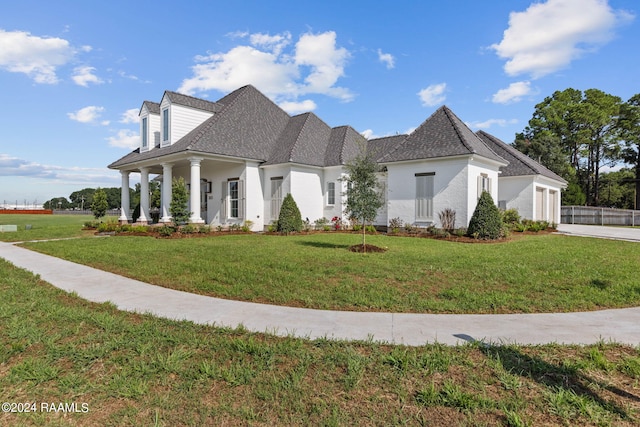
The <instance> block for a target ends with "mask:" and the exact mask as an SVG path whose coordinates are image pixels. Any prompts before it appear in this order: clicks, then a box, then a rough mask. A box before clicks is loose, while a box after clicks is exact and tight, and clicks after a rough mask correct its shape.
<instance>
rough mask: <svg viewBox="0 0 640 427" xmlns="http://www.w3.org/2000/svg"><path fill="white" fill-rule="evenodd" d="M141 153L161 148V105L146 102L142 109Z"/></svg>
mask: <svg viewBox="0 0 640 427" xmlns="http://www.w3.org/2000/svg"><path fill="white" fill-rule="evenodd" d="M139 116H140V152H144V151H149V150H153V148H155V147H159V146H160V104H158V103H155V102H151V101H145V102H143V103H142V107H141V108H140V114H139Z"/></svg>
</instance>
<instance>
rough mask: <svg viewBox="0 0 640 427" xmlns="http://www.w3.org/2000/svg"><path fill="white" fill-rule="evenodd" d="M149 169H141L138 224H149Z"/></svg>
mask: <svg viewBox="0 0 640 427" xmlns="http://www.w3.org/2000/svg"><path fill="white" fill-rule="evenodd" d="M149 219H150V216H149V168H140V216H139V217H138V222H139V223H141V224H147V223H148V222H149Z"/></svg>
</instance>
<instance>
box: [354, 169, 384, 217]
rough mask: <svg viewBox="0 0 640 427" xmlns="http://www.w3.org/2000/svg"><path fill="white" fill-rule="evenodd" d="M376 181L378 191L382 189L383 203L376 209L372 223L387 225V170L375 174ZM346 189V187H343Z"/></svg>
mask: <svg viewBox="0 0 640 427" xmlns="http://www.w3.org/2000/svg"><path fill="white" fill-rule="evenodd" d="M377 177H378V183H380V187H381V189H380V191H382V197H384V200H383V201H384V204H383V205H382V207H381V208H380V209H378V215H376V219H375V220H374V221H373V224H374V225H384V226H386V225H388V224H389V218H388V217H387V210H388V204H389V197H388V196H389V195H388V191H387V172H380V173H378V174H377ZM345 190H346V189H345Z"/></svg>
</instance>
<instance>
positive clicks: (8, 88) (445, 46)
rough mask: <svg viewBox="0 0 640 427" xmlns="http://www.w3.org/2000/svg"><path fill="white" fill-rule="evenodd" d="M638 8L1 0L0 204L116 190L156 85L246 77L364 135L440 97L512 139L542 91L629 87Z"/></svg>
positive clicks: (201, 90) (553, 0)
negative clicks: (116, 165)
mask: <svg viewBox="0 0 640 427" xmlns="http://www.w3.org/2000/svg"><path fill="white" fill-rule="evenodd" d="M639 13H640V5H639V4H638V3H637V1H634V0H608V1H606V0H547V1H538V2H533V1H532V0H511V1H476V0H467V1H455V2H454V1H445V2H435V1H402V0H396V1H393V2H382V1H381V2H370V1H366V2H365V1H339V2H337V1H322V2H312V3H300V2H292V1H268V2H266V1H230V2H220V1H185V2H175V1H174V2H170V1H163V0H156V1H153V2H150V1H137V2H128V1H126V2H125V1H119V0H112V1H108V2H87V1H55V2H49V1H29V0H21V1H19V2H7V4H5V5H3V7H2V13H1V14H0V87H1V88H2V96H1V97H0V100H1V101H0V118H1V119H0V124H1V126H2V137H1V138H0V204H2V203H5V201H6V203H7V204H14V203H15V202H16V200H17V201H18V203H19V204H22V203H23V202H24V201H25V200H26V202H27V203H28V204H33V203H34V202H36V201H37V202H38V203H39V204H41V203H43V202H44V201H46V200H48V199H50V198H52V197H57V196H64V197H68V196H69V194H70V193H71V192H73V191H75V190H79V189H82V188H85V187H99V186H101V187H112V186H120V175H119V173H118V172H116V171H110V170H109V169H107V168H106V165H108V164H109V163H111V162H112V161H114V160H116V159H118V158H120V157H121V156H123V155H125V154H126V153H127V152H129V151H130V150H131V149H132V148H134V147H135V146H136V144H137V138H138V132H139V131H138V123H137V113H138V110H139V108H140V106H141V104H142V102H143V101H144V100H151V101H156V102H159V101H160V99H161V97H162V94H163V92H164V91H165V90H174V91H179V92H183V93H187V94H190V95H194V96H198V97H202V98H207V99H210V100H217V99H219V98H221V97H222V96H223V95H225V94H226V93H228V92H230V91H232V90H234V89H236V88H238V87H240V86H243V85H245V84H253V85H255V86H256V87H257V88H258V89H259V90H261V91H262V92H264V93H265V94H266V95H268V96H269V97H270V98H271V99H273V100H274V101H275V102H276V103H278V104H279V105H280V106H282V107H283V108H285V109H286V110H287V111H289V112H290V113H291V114H297V113H301V112H304V111H314V112H315V113H316V114H317V115H318V116H319V117H320V118H321V119H323V120H324V121H325V122H327V124H329V125H330V126H339V125H344V124H348V125H351V126H353V127H354V128H355V129H356V130H358V131H359V132H362V133H363V134H365V135H366V136H368V137H375V136H385V135H392V134H395V133H405V132H409V131H411V130H412V129H413V128H415V127H417V126H418V125H419V124H420V123H422V122H423V121H424V120H425V119H426V118H427V117H429V115H431V114H432V113H433V112H434V111H435V110H436V109H437V108H438V107H439V106H441V105H447V106H449V107H450V108H451V109H452V110H453V111H454V112H455V113H456V114H457V115H458V116H459V117H460V118H461V119H462V120H464V121H465V122H466V123H467V124H468V125H469V126H470V127H471V128H472V129H473V130H478V129H484V130H486V131H487V132H489V133H492V134H494V135H496V136H497V137H499V138H501V139H502V140H504V141H505V142H512V141H513V138H514V135H515V133H516V132H521V131H522V130H523V129H524V127H525V126H526V125H527V122H528V120H529V119H530V118H531V116H532V114H533V111H534V106H535V104H536V103H538V102H540V101H542V100H543V99H544V97H546V96H549V95H551V94H552V93H553V92H554V91H556V90H564V89H566V88H569V87H572V88H575V89H581V90H585V89H589V88H597V89H601V90H603V91H605V92H608V93H611V94H613V95H617V96H620V97H621V98H622V99H623V100H627V99H628V98H630V97H631V96H632V95H634V94H635V93H638V92H640V85H639V84H638V83H639V81H640V80H639V78H638V77H639V76H640V71H639V70H640V49H639V42H640V27H639V25H640V24H639V23H638V19H639V18H638V14H639ZM132 178H133V176H132ZM132 185H133V182H132Z"/></svg>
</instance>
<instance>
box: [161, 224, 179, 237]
mask: <svg viewBox="0 0 640 427" xmlns="http://www.w3.org/2000/svg"><path fill="white" fill-rule="evenodd" d="M175 231H176V229H175V228H173V227H171V226H169V225H166V224H165V225H163V226H162V227H158V234H160V235H161V236H163V237H169V236H171V235H172V234H173V233H174V232H175Z"/></svg>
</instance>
